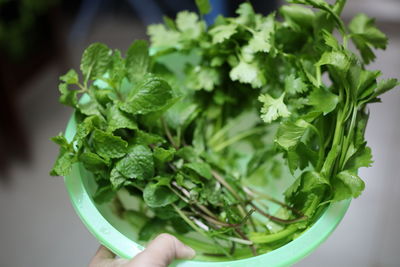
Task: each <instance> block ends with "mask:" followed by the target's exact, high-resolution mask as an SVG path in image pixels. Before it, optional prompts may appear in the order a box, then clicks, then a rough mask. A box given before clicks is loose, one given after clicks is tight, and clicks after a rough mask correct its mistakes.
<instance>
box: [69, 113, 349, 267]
mask: <svg viewBox="0 0 400 267" xmlns="http://www.w3.org/2000/svg"><path fill="white" fill-rule="evenodd" d="M75 126H76V123H75V116H71V119H70V120H69V122H68V125H67V129H66V131H65V137H66V138H67V140H68V141H71V140H72V138H73V136H74V134H75ZM80 168H81V167H80V165H77V164H75V165H74V166H73V167H72V171H71V173H70V175H68V176H65V177H64V182H65V185H66V188H67V191H68V194H69V196H70V199H71V203H72V206H73V207H74V209H75V211H76V213H77V214H78V215H79V217H80V219H81V220H82V222H83V223H84V224H85V226H86V227H87V229H88V230H89V231H90V232H91V233H92V234H93V235H94V236H95V237H96V239H97V240H98V241H99V242H100V243H101V244H103V245H104V246H106V247H107V248H109V249H110V250H112V251H113V252H114V253H115V254H116V255H118V256H119V257H122V258H132V257H134V256H135V255H136V254H138V253H139V252H141V251H142V250H143V249H144V247H143V246H141V245H140V244H138V243H136V242H134V241H132V240H131V239H129V238H127V237H126V236H124V235H123V234H121V233H120V232H119V231H118V230H117V229H116V228H114V227H113V226H112V225H111V224H110V223H109V222H108V221H107V220H106V219H105V218H104V217H103V216H102V214H101V213H100V212H99V211H98V209H97V208H96V206H95V204H94V203H93V201H92V199H91V198H90V196H89V195H88V193H87V192H86V189H85V187H84V184H83V182H82V179H81V178H82V176H81V171H80ZM350 203H351V200H344V201H341V202H337V203H333V204H330V205H329V206H328V207H327V208H326V210H325V211H324V212H323V214H322V215H321V217H320V218H319V219H318V220H317V221H316V222H315V223H314V224H313V225H312V226H311V227H310V228H309V229H308V230H306V231H304V233H302V234H301V235H300V236H299V237H298V238H296V239H295V240H293V241H292V242H290V243H288V244H286V245H285V246H282V247H280V248H278V249H276V250H273V251H271V252H268V253H266V254H263V255H259V256H256V257H251V258H247V259H242V260H235V261H224V262H205V261H196V260H185V261H183V260H180V261H175V262H174V263H173V264H172V266H177V267H205V266H218V267H223V266H224V267H228V266H229V267H238V266H269V267H275V266H276V267H278V266H290V265H292V264H294V263H296V262H298V261H299V260H301V259H303V258H304V257H306V256H307V255H309V254H310V253H311V252H312V251H314V250H315V249H316V248H317V247H318V246H319V245H320V244H321V243H322V242H324V241H325V240H326V239H327V238H328V236H329V235H330V234H331V233H332V232H333V231H334V230H335V228H336V227H337V226H338V224H339V222H340V221H341V220H342V218H343V217H344V215H345V213H346V211H347V209H348V208H349V206H350Z"/></svg>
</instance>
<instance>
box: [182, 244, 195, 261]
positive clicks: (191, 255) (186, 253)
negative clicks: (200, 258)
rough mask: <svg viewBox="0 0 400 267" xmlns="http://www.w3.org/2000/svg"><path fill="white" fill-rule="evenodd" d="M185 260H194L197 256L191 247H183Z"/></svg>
mask: <svg viewBox="0 0 400 267" xmlns="http://www.w3.org/2000/svg"><path fill="white" fill-rule="evenodd" d="M182 252H183V253H182V254H183V255H182V256H183V258H185V259H188V260H190V259H193V258H194V257H195V256H196V251H194V249H192V248H191V247H188V246H186V245H184V246H183V251H182Z"/></svg>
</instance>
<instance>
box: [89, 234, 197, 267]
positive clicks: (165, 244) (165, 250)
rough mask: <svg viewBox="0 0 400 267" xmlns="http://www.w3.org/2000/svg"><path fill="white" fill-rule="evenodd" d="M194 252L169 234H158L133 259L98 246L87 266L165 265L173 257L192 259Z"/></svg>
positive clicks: (151, 266)
mask: <svg viewBox="0 0 400 267" xmlns="http://www.w3.org/2000/svg"><path fill="white" fill-rule="evenodd" d="M194 256H195V252H194V250H193V249H192V248H190V247H188V246H186V245H185V244H183V243H182V242H180V241H179V240H178V239H177V238H176V237H174V236H172V235H169V234H160V235H159V236H157V237H156V238H155V239H154V240H153V241H151V242H150V243H149V245H148V246H147V247H146V249H145V250H144V251H142V252H141V253H139V254H137V255H136V256H135V257H134V258H133V259H131V260H126V259H116V258H115V254H114V253H112V252H111V251H110V250H108V249H107V248H106V247H104V246H100V248H99V249H98V251H97V252H96V255H94V257H93V259H92V260H91V261H90V263H89V267H143V266H146V267H167V266H168V265H169V264H170V263H171V262H172V261H173V260H174V259H192V258H193V257H194Z"/></svg>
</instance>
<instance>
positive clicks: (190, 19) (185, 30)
mask: <svg viewBox="0 0 400 267" xmlns="http://www.w3.org/2000/svg"><path fill="white" fill-rule="evenodd" d="M176 27H177V28H178V30H179V31H181V33H182V36H181V37H182V38H183V39H186V40H191V39H195V38H198V37H199V36H200V35H201V33H202V32H203V31H204V29H205V25H204V22H202V21H199V16H198V15H197V14H196V13H193V12H189V11H182V12H179V13H178V15H177V17H176Z"/></svg>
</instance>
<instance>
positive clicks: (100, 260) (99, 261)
mask: <svg viewBox="0 0 400 267" xmlns="http://www.w3.org/2000/svg"><path fill="white" fill-rule="evenodd" d="M114 258H115V254H114V253H113V252H112V251H110V250H109V249H108V248H106V247H105V246H103V245H100V247H99V249H98V250H97V252H96V254H95V255H94V257H93V259H92V260H91V261H90V263H89V267H101V266H106V265H105V263H108V262H110V261H111V260H113V259H114Z"/></svg>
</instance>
